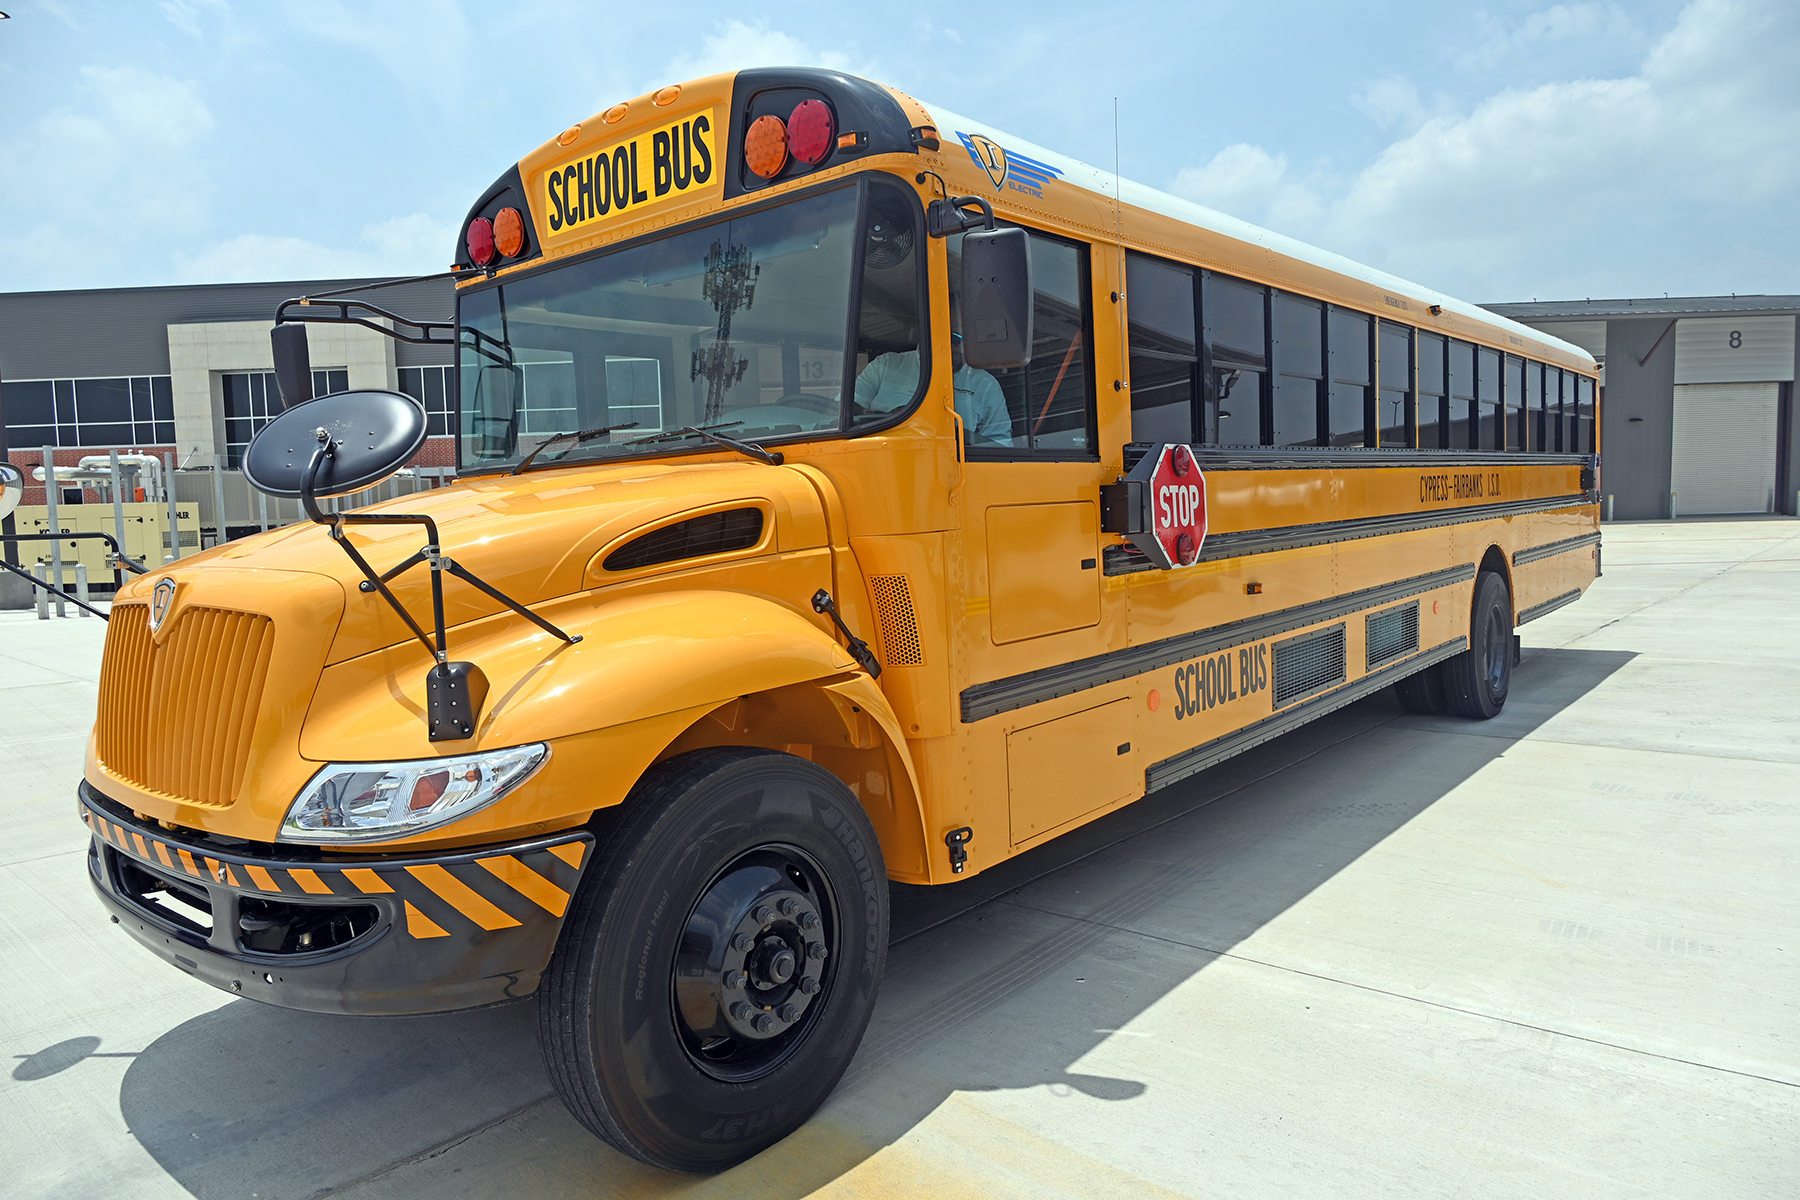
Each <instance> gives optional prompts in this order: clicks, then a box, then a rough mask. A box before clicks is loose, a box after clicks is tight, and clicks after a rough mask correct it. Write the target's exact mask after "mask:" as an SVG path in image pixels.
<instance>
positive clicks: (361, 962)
mask: <svg viewBox="0 0 1800 1200" xmlns="http://www.w3.org/2000/svg"><path fill="white" fill-rule="evenodd" d="M78 809H79V811H80V814H81V819H82V820H83V821H84V822H85V823H86V824H87V827H88V829H89V830H90V831H91V833H92V834H93V839H92V841H91V843H90V844H89V848H88V873H89V876H90V878H91V880H92V882H93V884H94V889H95V891H97V892H98V893H99V894H100V900H101V902H102V903H103V904H105V905H106V907H107V909H108V910H109V911H110V912H111V914H112V916H113V919H114V920H115V921H116V922H118V924H119V925H121V926H122V927H123V928H124V929H125V931H126V932H127V933H129V934H131V935H132V936H133V937H134V938H136V939H137V940H138V941H139V942H140V943H142V944H143V945H144V946H146V947H147V948H149V949H150V950H152V951H154V952H155V953H156V954H158V955H159V956H160V957H162V958H165V959H167V960H169V961H170V962H172V963H173V964H175V966H177V967H179V968H180V969H182V970H183V971H186V972H187V973H188V974H190V975H192V976H194V977H195V978H197V979H200V980H203V981H204V982H206V983H210V984H212V985H213V986H214V987H216V988H220V989H223V990H224V991H228V992H231V993H233V994H236V995H241V996H248V997H250V998H251V999H254V1000H263V1001H267V1002H268V1003H270V1004H279V1005H282V1006H284V1007H287V1008H299V1009H305V1010H307V1011H309V1012H329V1013H357V1014H400V1013H426V1012H447V1011H451V1010H454V1009H461V1008H474V1007H478V1006H480V1005H484V1004H496V1003H499V1002H501V1001H505V1000H514V999H519V998H521V997H524V996H529V995H531V994H532V993H533V992H535V991H536V990H537V986H538V979H539V977H540V976H541V975H542V973H543V970H544V968H545V966H546V965H548V963H549V961H550V952H551V951H552V950H553V949H554V948H555V946H556V935H557V932H558V931H559V929H560V928H561V926H562V918H563V914H564V913H565V912H566V911H567V908H568V904H569V898H570V897H571V896H572V895H573V894H574V892H575V887H576V885H577V884H578V883H579V882H580V880H581V873H582V870H583V869H584V868H585V867H586V866H587V862H588V859H589V857H590V856H591V853H592V850H593V842H594V840H593V837H592V835H590V834H588V833H587V832H586V831H584V830H574V831H564V832H562V833H557V834H552V835H549V836H546V837H541V838H533V839H531V840H529V841H522V842H513V843H509V844H506V845H500V846H483V847H480V848H478V849H473V850H467V851H462V852H458V853H450V854H434V855H430V856H417V855H414V856H402V855H393V856H383V855H351V854H340V853H332V852H329V851H323V850H314V849H312V848H311V847H299V846H296V847H292V848H289V847H264V848H263V853H261V854H259V855H254V856H249V855H243V854H235V853H230V852H224V851H221V850H219V849H217V848H215V847H214V846H212V845H211V844H202V842H201V840H200V839H197V838H196V839H189V838H187V837H186V836H185V835H184V834H182V833H179V832H175V831H168V830H164V829H162V828H161V827H160V826H158V825H156V824H154V823H152V822H146V821H140V820H138V819H136V818H135V817H133V816H132V815H131V813H130V812H129V811H127V810H126V809H124V808H123V807H121V806H120V805H118V804H115V803H114V802H112V801H110V800H108V799H106V798H105V797H104V796H102V795H101V794H100V793H99V792H97V791H95V790H94V789H93V788H92V787H90V786H89V785H88V784H87V783H86V782H85V781H84V782H83V783H82V784H81V787H80V789H79V803H78Z"/></svg>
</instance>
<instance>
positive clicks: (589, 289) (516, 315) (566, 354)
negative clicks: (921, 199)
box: [458, 186, 920, 472]
mask: <svg viewBox="0 0 1800 1200" xmlns="http://www.w3.org/2000/svg"><path fill="white" fill-rule="evenodd" d="M864 195H873V196H874V197H875V203H874V204H873V206H872V210H873V211H872V212H871V214H870V217H869V220H868V224H867V226H866V230H867V232H866V233H865V234H864V238H865V240H866V241H869V242H870V244H871V245H874V244H875V242H876V240H878V239H879V238H880V233H881V230H882V229H883V227H884V222H885V223H886V224H887V225H893V224H895V223H896V222H897V221H899V220H900V218H901V217H904V224H905V225H906V227H907V228H908V229H909V230H910V228H911V227H912V226H913V224H914V221H913V218H912V216H911V214H910V213H904V212H895V211H893V210H894V208H895V205H894V203H893V201H894V200H896V199H899V198H900V197H899V193H898V192H897V191H895V190H893V189H889V188H885V187H879V188H859V187H854V186H852V187H843V188H838V189H835V190H833V191H829V192H824V193H821V194H816V195H812V196H806V197H802V198H800V199H797V200H794V201H791V202H789V203H787V204H783V205H779V206H777V207H773V208H767V209H762V210H759V211H755V212H750V213H746V214H743V215H739V216H734V217H732V218H730V219H728V220H725V221H720V222H717V223H714V224H710V225H705V226H702V227H700V228H696V229H690V230H687V231H685V232H682V233H677V234H674V235H671V236H669V237H665V238H660V239H657V240H654V241H650V242H645V243H640V244H638V245H636V246H631V247H628V248H626V249H623V250H620V251H617V252H615V253H612V254H605V255H602V256H600V257H597V258H592V259H588V260H586V261H582V262H577V263H573V264H570V265H568V266H564V267H558V268H554V269H552V270H549V271H546V272H544V273H543V274H540V275H535V276H530V277H527V278H523V279H519V280H515V281H510V282H506V283H502V284H500V285H499V286H495V287H488V288H484V289H481V290H477V291H472V292H469V293H466V294H464V295H463V296H462V297H461V300H460V306H459V322H460V324H459V334H458V338H459V349H458V360H459V361H458V370H459V373H460V383H461V407H462V413H461V417H462V422H461V437H460V439H459V450H460V455H459V457H460V460H461V465H462V469H464V470H466V471H474V472H482V471H490V470H496V469H506V468H508V467H510V466H512V465H515V464H517V463H518V462H519V461H520V460H521V459H522V458H524V457H525V456H527V455H529V454H531V453H532V452H533V451H534V450H536V449H537V448H538V447H540V446H543V445H544V443H545V442H546V441H548V440H549V439H551V438H553V437H557V436H558V435H564V434H575V433H582V432H586V433H591V432H592V431H596V430H606V431H607V432H601V433H593V434H592V436H589V437H586V438H583V439H582V440H580V441H575V440H574V439H566V440H565V443H564V444H563V445H560V446H555V447H546V448H545V452H544V454H543V455H542V456H541V457H539V458H538V459H537V460H536V462H537V463H539V464H548V463H551V462H566V461H570V460H574V459H588V460H591V459H593V458H596V457H601V458H605V457H624V456H627V455H641V454H648V453H662V452H665V451H668V450H672V449H676V448H682V449H685V448H687V445H688V444H690V443H691V444H692V445H693V446H694V448H696V449H701V448H711V447H710V446H709V445H708V444H707V443H706V442H704V441H703V440H701V439H698V438H692V437H689V438H688V439H686V440H685V441H684V440H678V439H679V438H680V436H681V435H680V434H679V433H678V431H680V430H682V429H684V428H686V427H688V426H698V427H704V428H716V429H717V430H718V431H719V432H720V433H722V434H724V435H726V436H728V437H732V438H737V439H742V440H753V441H763V440H767V439H772V438H782V437H794V436H807V435H812V434H816V433H818V432H820V431H837V430H839V429H840V428H841V427H842V424H843V413H844V405H843V404H842V402H841V400H840V397H841V396H842V394H843V389H844V385H845V376H846V366H847V365H848V366H850V367H851V368H852V369H853V370H854V369H860V367H862V366H863V365H864V364H866V363H867V362H868V360H869V359H870V357H872V356H874V355H878V354H882V353H889V352H894V351H905V350H916V348H917V346H918V338H919V329H920V316H919V304H918V290H919V289H918V286H917V283H916V279H917V274H918V272H917V265H916V262H915V261H913V260H914V258H915V256H914V255H913V254H912V253H911V250H912V239H911V238H910V237H908V238H906V239H905V241H906V243H907V245H906V247H905V248H906V250H907V251H908V253H906V254H905V256H904V260H903V261H894V260H895V258H896V255H895V254H894V253H893V249H892V246H891V245H890V244H889V243H888V241H883V242H882V245H881V247H879V248H881V249H883V250H884V251H885V253H884V254H881V255H875V254H871V253H869V252H868V250H869V248H868V247H865V248H864V253H860V254H859V253H856V246H855V243H856V241H857V236H858V226H859V221H858V216H859V212H858V208H859V197H861V196H864ZM865 263H866V264H868V266H867V269H866V271H865V278H864V279H863V280H861V281H859V280H857V279H856V274H857V272H858V271H859V270H864V264H865ZM877 276H879V278H877ZM859 282H860V283H861V284H862V285H863V286H862V287H861V288H857V287H855V285H856V284H858V283H859ZM859 291H860V292H861V293H862V295H863V303H862V306H861V307H862V313H861V314H860V320H859V322H858V334H857V340H858V344H857V346H856V347H855V348H854V350H853V352H852V354H851V355H850V356H849V359H850V361H849V363H848V364H847V363H846V354H845V337H846V335H847V333H848V332H849V330H850V323H849V320H848V316H849V306H850V304H851V301H852V296H853V294H856V293H857V292H859ZM851 419H852V420H853V421H856V420H862V419H865V417H864V416H862V415H856V414H854V413H853V415H852V417H851Z"/></svg>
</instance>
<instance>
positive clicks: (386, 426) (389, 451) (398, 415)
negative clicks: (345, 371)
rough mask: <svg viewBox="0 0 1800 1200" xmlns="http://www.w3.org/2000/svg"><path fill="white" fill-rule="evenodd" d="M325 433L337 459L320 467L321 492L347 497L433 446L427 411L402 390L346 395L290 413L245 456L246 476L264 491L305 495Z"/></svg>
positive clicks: (317, 492)
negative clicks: (428, 434) (427, 440)
mask: <svg viewBox="0 0 1800 1200" xmlns="http://www.w3.org/2000/svg"><path fill="white" fill-rule="evenodd" d="M321 429H323V430H325V432H326V433H327V434H328V435H329V436H330V438H331V443H332V456H331V457H330V458H329V459H327V460H325V462H323V463H321V464H320V465H319V474H318V477H317V478H316V479H315V480H314V483H313V495H314V496H316V497H319V498H325V497H329V496H347V495H349V494H350V493H352V492H360V491H362V490H364V489H365V488H371V487H374V486H375V485H376V484H378V483H380V482H381V481H382V480H384V479H386V478H387V477H388V476H390V475H392V474H393V473H394V472H395V471H398V470H399V469H400V468H401V467H403V466H405V465H406V462H407V460H408V459H410V458H412V456H413V455H415V454H417V453H418V452H419V447H421V446H423V445H424V444H425V431H426V422H425V407H424V406H423V405H422V404H420V403H419V402H418V401H417V400H414V399H413V398H412V397H411V396H407V395H403V394H402V393H400V392H386V391H360V392H339V393H337V394H336V395H335V396H321V397H320V398H319V399H317V400H309V401H307V402H306V403H305V404H301V405H298V406H296V407H294V408H290V409H288V410H287V411H286V412H284V413H282V414H281V415H280V416H279V417H276V418H275V419H274V420H273V421H270V422H269V423H268V424H267V425H265V426H263V429H262V432H260V433H258V434H257V435H256V436H255V437H253V438H251V439H250V446H249V448H248V449H246V450H245V451H244V478H246V479H248V480H249V481H250V483H251V485H252V486H253V487H255V488H256V489H257V490H258V491H261V492H266V493H267V494H269V495H271V496H283V497H287V498H289V499H294V498H297V497H298V496H299V495H300V488H301V486H302V485H303V484H304V483H305V482H306V466H307V463H309V462H310V461H311V460H312V455H313V451H314V450H316V449H318V447H319V437H318V431H319V430H321Z"/></svg>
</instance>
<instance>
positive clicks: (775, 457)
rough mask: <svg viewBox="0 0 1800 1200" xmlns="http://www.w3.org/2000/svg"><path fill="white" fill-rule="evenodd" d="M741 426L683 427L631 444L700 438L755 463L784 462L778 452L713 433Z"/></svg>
mask: <svg viewBox="0 0 1800 1200" xmlns="http://www.w3.org/2000/svg"><path fill="white" fill-rule="evenodd" d="M742 424H743V422H742V421H727V422H726V423H725V424H723V425H683V426H682V427H681V428H680V429H676V430H672V431H670V432H668V433H659V434H656V435H655V436H654V437H647V438H639V439H637V441H635V442H633V443H631V444H632V445H634V446H641V445H643V444H644V443H646V442H668V441H674V440H675V439H677V438H690V437H700V438H705V439H707V440H708V441H711V442H717V443H718V444H719V445H721V446H723V447H725V448H726V449H727V450H736V451H737V452H738V453H739V454H742V455H745V456H746V457H749V458H754V459H755V460H756V461H757V462H765V463H768V464H769V465H770V466H771V467H779V466H780V465H781V464H782V463H783V462H784V461H785V460H784V459H783V458H782V457H781V452H780V451H778V450H764V449H763V448H762V447H761V446H759V445H757V444H756V443H755V442H740V441H738V440H737V439H736V438H728V437H726V436H725V435H724V434H721V433H715V432H714V431H715V430H718V429H729V428H731V427H732V426H733V425H742Z"/></svg>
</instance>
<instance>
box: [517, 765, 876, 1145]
mask: <svg viewBox="0 0 1800 1200" xmlns="http://www.w3.org/2000/svg"><path fill="white" fill-rule="evenodd" d="M887 896H888V893H887V876H886V872H885V868H884V867H883V865H882V861H881V849H880V846H879V845H878V843H877V842H876V840H875V833H874V829H873V828H872V827H871V825H870V824H869V820H868V817H867V815H866V814H865V813H864V812H863V809H862V806H861V805H860V804H859V803H858V802H857V800H856V797H855V796H853V795H851V793H850V791H849V789H848V788H846V787H845V786H844V785H843V784H842V783H841V782H840V781H839V780H838V779H837V778H836V777H835V776H833V775H831V774H830V773H828V772H826V771H825V770H823V769H822V768H820V767H818V766H815V765H814V764H812V763H810V762H807V761H806V760H804V759H800V758H795V757H793V756H791V755H786V754H777V753H773V752H770V751H764V750H753V749H713V750H700V751H696V752H694V753H691V754H686V755H682V756H679V757H677V758H673V759H670V760H669V761H668V762H665V763H662V764H659V765H658V766H657V767H656V768H655V769H654V770H653V771H652V772H651V773H650V774H649V775H646V776H645V778H644V779H642V780H641V781H639V783H638V785H637V787H636V788H634V789H633V791H632V794H631V796H630V797H629V798H628V799H627V800H626V801H625V806H624V811H623V812H621V813H620V814H619V825H618V827H617V828H616V830H615V831H614V832H613V834H612V836H611V837H610V838H608V839H607V840H606V842H605V844H604V845H603V846H601V847H600V848H599V849H598V850H597V851H596V853H595V861H594V864H593V866H592V867H591V868H590V869H589V872H588V879H587V881H586V882H585V883H584V884H583V885H582V887H581V889H580V891H579V892H578V893H577V894H576V896H575V899H574V902H573V903H572V905H571V907H570V910H569V915H568V918H567V920H566V921H565V922H564V925H563V931H562V935H561V938H560V940H559V942H558V944H557V950H556V955H555V957H554V958H553V959H552V960H551V964H550V969H549V971H548V972H547V973H546V975H545V981H544V988H543V991H542V992H541V993H540V996H539V1000H538V1032H539V1040H540V1043H541V1044H542V1046H543V1050H544V1056H545V1059H546V1062H547V1064H548V1066H549V1069H550V1076H551V1078H552V1080H553V1081H554V1082H555V1084H556V1089H557V1091H558V1092H559V1093H560V1094H561V1095H562V1098H563V1101H564V1103H566V1104H567V1105H568V1107H569V1110H570V1112H572V1113H573V1114H574V1115H575V1117H576V1119H577V1120H579V1121H580V1122H581V1123H582V1124H583V1125H586V1126H587V1127H588V1128H589V1129H590V1130H592V1131H593V1132H594V1133H595V1134H597V1135H599V1136H600V1137H601V1138H604V1139H605V1140H606V1141H608V1142H610V1143H611V1144H613V1145H614V1146H616V1147H618V1148H619V1149H620V1150H623V1151H624V1152H625V1153H627V1154H630V1155H632V1156H633V1157H635V1158H638V1159H641V1160H643V1161H644V1162H647V1163H650V1164H651V1165H653V1166H658V1167H663V1168H666V1169H669V1170H675V1171H691V1172H704V1171H718V1170H722V1169H724V1168H725V1167H729V1166H731V1165H733V1164H735V1163H738V1162H742V1161H743V1160H744V1159H746V1158H749V1157H750V1156H752V1155H754V1154H756V1153H758V1152H759V1151H761V1150H763V1149H765V1148H766V1147H768V1146H771V1145H773V1144H774V1143H775V1142H778V1141H780V1140H781V1139H782V1138H784V1137H786V1136H787V1135H788V1134H789V1133H791V1132H793V1131H794V1130H795V1129H797V1128H799V1127H800V1125H801V1124H803V1123H804V1122H805V1121H806V1119H807V1118H808V1117H809V1116H811V1115H812V1113H813V1111H814V1110H815V1109H817V1108H818V1106H819V1105H820V1104H821V1103H823V1102H824V1100H825V1097H826V1096H828V1095H829V1094H830V1093H831V1090H832V1088H833V1087H835V1086H836V1084H837V1081H838V1079H839V1078H840V1077H841V1076H842V1075H843V1073H844V1070H845V1068H847V1067H848V1066H849V1065H850V1059H851V1056H852V1055H853V1054H854V1053H855V1052H856V1047H857V1044H858V1043H859V1042H860V1041H861V1040H862V1035H863V1031H864V1029H865V1028H866V1027H867V1025H868V1022H869V1016H870V1013H871V1012H872V1011H873V1009H874V1005H875V994H876V990H877V988H878V987H879V985H880V981H881V972H882V968H883V966H884V964H885V961H886V957H887V937H888V911H887Z"/></svg>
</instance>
